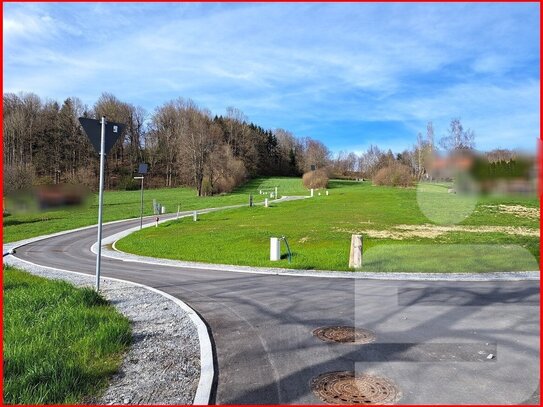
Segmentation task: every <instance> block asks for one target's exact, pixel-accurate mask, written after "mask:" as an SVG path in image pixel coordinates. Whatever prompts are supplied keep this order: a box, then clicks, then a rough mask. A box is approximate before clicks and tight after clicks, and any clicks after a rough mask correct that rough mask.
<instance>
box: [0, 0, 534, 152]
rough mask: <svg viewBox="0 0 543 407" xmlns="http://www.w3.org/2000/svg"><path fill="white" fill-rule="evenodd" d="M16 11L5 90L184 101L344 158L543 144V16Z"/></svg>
mask: <svg viewBox="0 0 543 407" xmlns="http://www.w3.org/2000/svg"><path fill="white" fill-rule="evenodd" d="M3 6H4V21H3V22H4V24H3V35H4V37H3V41H4V92H34V93H37V94H38V95H40V96H42V97H47V98H52V99H56V100H59V101H62V100H64V99H65V98H67V97H69V96H78V97H79V98H81V99H82V100H83V102H84V103H86V104H88V105H92V104H93V103H94V102H95V101H96V99H97V98H98V96H99V95H100V94H101V93H102V92H104V91H107V92H111V93H113V94H115V95H116V96H117V97H118V98H120V99H121V100H123V101H127V102H130V103H133V104H135V105H141V106H143V107H145V108H146V109H147V110H148V111H149V112H150V113H151V112H152V111H153V109H154V108H155V107H157V106H158V105H160V104H162V103H163V102H165V101H168V100H171V99H174V98H177V97H179V96H182V97H185V98H191V99H193V100H194V101H196V102H197V103H198V104H200V105H201V106H202V107H207V108H209V109H210V110H211V111H212V112H213V113H214V114H224V112H225V110H226V107H228V106H234V107H237V108H239V109H241V110H242V111H243V112H244V113H245V114H246V115H247V116H248V117H249V119H250V120H252V121H254V122H256V123H258V124H260V125H261V126H263V127H265V128H277V127H281V128H285V129H288V130H291V131H292V132H294V134H296V135H297V136H310V137H313V138H316V139H319V140H321V141H323V142H324V143H325V144H327V145H328V146H329V147H330V148H331V149H332V150H333V151H335V152H337V151H339V150H351V151H358V152H359V151H362V150H364V149H365V148H367V147H368V146H369V145H370V144H378V145H379V146H381V147H383V148H391V149H392V150H393V151H395V152H399V151H401V150H402V149H403V148H405V147H409V146H411V145H412V144H413V143H414V142H415V139H416V135H417V133H418V132H425V128H426V123H427V122H428V121H433V123H434V127H435V129H436V137H437V138H439V137H441V136H443V135H445V134H446V129H447V126H448V122H449V121H450V119H451V118H453V117H459V118H461V120H462V123H463V124H464V126H465V127H466V128H471V129H472V130H474V131H475V134H476V146H477V148H479V149H483V150H486V149H491V148H496V147H508V148H523V149H525V150H531V151H534V149H535V147H536V140H537V138H538V137H539V120H540V118H539V13H540V11H539V4H537V3H524V4H518V3H517V4H515V3H511V4H507V3H505V4H504V3H481V4H464V3H451V4H416V3H407V4H375V3H373V4H372V3H368V4H364V3H358V4H357V3H345V4H320V3H293V4H273V3H270V4H265V3H258V4H247V3H243V4H194V3H190V4H175V3H173V4H172V3H163V4H146V3H124V4H123V3H117V4H113V3H35V4H33V3H27V4H22V3H4V5H3Z"/></svg>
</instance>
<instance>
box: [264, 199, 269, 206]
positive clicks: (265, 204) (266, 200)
mask: <svg viewBox="0 0 543 407" xmlns="http://www.w3.org/2000/svg"><path fill="white" fill-rule="evenodd" d="M264 206H265V207H266V208H267V207H268V198H266V199H264Z"/></svg>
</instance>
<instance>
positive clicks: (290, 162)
mask: <svg viewBox="0 0 543 407" xmlns="http://www.w3.org/2000/svg"><path fill="white" fill-rule="evenodd" d="M3 103H4V126H3V143H4V144H3V145H4V157H3V159H4V191H5V192H7V193H9V192H12V191H17V190H20V189H25V188H29V187H30V186H31V185H33V184H39V183H45V184H51V183H53V184H55V183H56V184H59V183H73V184H81V185H86V186H87V187H89V188H91V189H95V188H96V187H97V179H98V154H97V153H96V152H95V151H94V149H93V148H92V146H91V144H90V142H89V141H88V140H87V137H86V136H85V135H84V133H83V130H82V128H81V126H80V125H79V122H78V118H79V117H90V118H96V119H99V118H100V117H102V116H105V117H106V118H107V119H108V120H110V121H113V122H118V123H124V124H125V125H126V126H125V129H124V132H123V134H122V135H121V137H120V140H119V141H118V142H117V143H116V144H115V146H114V147H113V149H112V150H111V151H110V153H109V155H108V160H107V162H106V178H105V181H106V188H108V189H136V188H138V183H136V182H134V180H133V177H134V175H135V171H136V169H137V168H138V164H139V163H143V162H145V163H148V164H149V168H150V170H149V173H148V174H147V175H146V181H145V182H146V184H147V186H148V187H176V186H181V185H183V186H190V187H194V188H195V190H196V193H197V194H198V195H200V196H201V195H211V194H216V193H222V192H229V191H231V190H233V189H234V188H235V187H236V186H238V185H240V184H242V183H243V182H245V181H246V180H247V179H249V178H252V177H256V176H301V175H302V174H304V173H307V172H310V171H312V170H315V169H317V170H323V169H326V172H327V176H334V177H347V178H365V179H372V180H374V181H377V183H381V182H382V183H389V182H390V181H389V180H390V179H391V178H392V179H397V180H401V182H400V183H401V184H407V183H411V182H412V181H418V180H422V179H424V178H425V177H427V176H428V167H429V165H430V163H431V161H432V159H433V158H434V157H435V156H436V153H438V151H442V152H448V153H451V152H458V151H472V150H473V149H474V147H475V134H474V132H473V131H472V130H470V129H464V127H463V125H462V123H461V121H460V119H457V118H455V119H452V120H451V122H450V125H449V128H448V129H447V133H446V135H445V136H443V137H441V138H440V139H439V140H438V141H436V140H435V138H436V137H435V131H434V126H433V124H432V122H429V123H428V124H427V127H426V131H425V132H424V134H423V133H419V134H418V136H417V139H416V143H415V144H414V145H413V146H412V148H408V149H405V150H404V151H402V152H400V153H396V154H394V153H393V152H392V151H391V150H388V151H387V150H383V149H381V148H379V147H378V146H374V145H371V146H370V147H369V148H368V149H367V150H366V151H364V152H362V153H359V154H356V153H354V152H348V151H340V152H339V153H338V154H335V155H334V156H333V155H332V154H331V152H330V150H329V149H328V148H327V147H326V146H325V145H324V144H323V143H321V142H320V141H318V140H314V139H312V138H309V137H303V138H300V137H295V136H294V134H292V133H291V132H289V131H288V130H284V129H273V130H272V129H264V128H262V127H261V126H259V125H258V124H255V123H253V122H251V121H250V120H249V119H248V118H247V116H245V114H244V113H243V112H242V111H241V110H239V109H236V108H234V107H229V108H227V109H226V112H225V114H224V115H212V113H211V112H210V111H209V110H208V109H205V108H202V107H200V106H198V105H197V104H196V103H195V102H194V101H192V100H190V99H183V98H178V99H175V100H171V101H168V102H165V103H164V104H162V105H160V106H158V107H157V108H155V109H154V110H153V111H152V112H147V111H146V110H145V109H143V108H142V107H140V106H135V105H133V104H130V103H127V102H124V101H121V100H119V99H118V98H117V97H115V96H114V95H112V94H110V93H103V94H102V95H101V96H100V97H99V98H98V100H97V101H96V102H95V103H94V105H92V106H90V107H89V106H87V105H85V104H84V103H82V102H81V100H80V99H78V98H76V97H73V98H68V99H66V100H64V102H62V104H60V103H58V102H57V101H55V100H50V99H41V98H40V97H38V96H37V95H35V94H33V93H22V94H13V93H7V94H4V95H3ZM514 157H515V153H514V152H512V151H509V150H493V151H491V152H488V153H486V160H488V161H490V162H493V161H503V162H509V161H511V160H512V159H513V158H514ZM509 166H511V165H509ZM502 167H503V168H506V166H505V164H500V166H499V168H502ZM496 168H498V167H496ZM507 168H509V167H507ZM485 171H486V170H485ZM488 171H490V172H492V173H498V172H500V171H501V170H499V171H498V170H495V169H492V168H491V169H489V170H488Z"/></svg>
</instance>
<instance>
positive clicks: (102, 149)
mask: <svg viewBox="0 0 543 407" xmlns="http://www.w3.org/2000/svg"><path fill="white" fill-rule="evenodd" d="M101 125H102V129H101V132H100V186H99V189H98V251H97V253H96V291H99V290H100V260H101V256H102V208H103V204H104V168H105V163H106V152H105V145H106V117H105V116H102V122H101Z"/></svg>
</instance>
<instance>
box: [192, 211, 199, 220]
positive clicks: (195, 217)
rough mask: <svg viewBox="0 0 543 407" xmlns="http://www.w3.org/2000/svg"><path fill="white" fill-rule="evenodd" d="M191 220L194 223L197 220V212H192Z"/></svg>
mask: <svg viewBox="0 0 543 407" xmlns="http://www.w3.org/2000/svg"><path fill="white" fill-rule="evenodd" d="M192 220H193V221H194V222H196V221H197V220H198V212H196V211H194V212H192Z"/></svg>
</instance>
